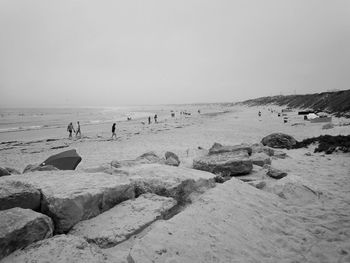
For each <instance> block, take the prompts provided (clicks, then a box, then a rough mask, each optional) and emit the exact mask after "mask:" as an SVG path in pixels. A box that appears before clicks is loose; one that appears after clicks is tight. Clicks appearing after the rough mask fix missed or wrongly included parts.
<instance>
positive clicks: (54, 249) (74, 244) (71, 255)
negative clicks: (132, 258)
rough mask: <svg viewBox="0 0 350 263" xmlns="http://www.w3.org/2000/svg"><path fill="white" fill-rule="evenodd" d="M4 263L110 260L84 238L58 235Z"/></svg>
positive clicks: (17, 253) (26, 249)
mask: <svg viewBox="0 0 350 263" xmlns="http://www.w3.org/2000/svg"><path fill="white" fill-rule="evenodd" d="M2 262H3V263H30V262H35V263H47V262H52V263H87V262H89V263H90V262H91V263H104V262H111V261H109V260H108V258H107V255H105V254H104V253H103V252H102V250H101V249H99V248H98V247H96V246H94V245H90V244H89V243H88V242H86V240H84V239H83V238H79V237H76V236H71V235H67V236H66V235H57V236H54V237H53V238H49V239H45V240H42V241H39V242H36V243H34V244H32V245H30V246H28V247H27V248H25V249H23V250H18V251H16V252H14V253H12V254H11V255H9V256H8V257H6V258H4V259H3V261H2Z"/></svg>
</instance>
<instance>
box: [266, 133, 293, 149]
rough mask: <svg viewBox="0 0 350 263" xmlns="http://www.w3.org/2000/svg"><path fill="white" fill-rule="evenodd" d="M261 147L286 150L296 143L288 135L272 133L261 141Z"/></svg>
mask: <svg viewBox="0 0 350 263" xmlns="http://www.w3.org/2000/svg"><path fill="white" fill-rule="evenodd" d="M261 143H262V144H263V145H267V146H270V147H272V148H286V149H290V148H291V147H292V146H293V145H295V144H296V143H297V141H296V140H295V139H294V138H293V137H292V136H290V135H288V134H284V133H272V134H270V135H268V136H266V137H264V138H263V139H262V140H261Z"/></svg>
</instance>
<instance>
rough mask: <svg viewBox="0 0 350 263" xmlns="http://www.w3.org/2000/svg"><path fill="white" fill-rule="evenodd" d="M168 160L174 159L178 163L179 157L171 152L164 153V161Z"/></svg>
mask: <svg viewBox="0 0 350 263" xmlns="http://www.w3.org/2000/svg"><path fill="white" fill-rule="evenodd" d="M168 158H174V159H175V160H176V161H178V162H180V159H179V157H178V156H177V155H176V154H175V153H173V152H166V153H165V159H168Z"/></svg>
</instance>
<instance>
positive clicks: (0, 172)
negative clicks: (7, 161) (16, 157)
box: [0, 167, 11, 177]
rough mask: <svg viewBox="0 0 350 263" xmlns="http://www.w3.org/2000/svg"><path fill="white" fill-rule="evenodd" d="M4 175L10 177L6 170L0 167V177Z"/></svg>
mask: <svg viewBox="0 0 350 263" xmlns="http://www.w3.org/2000/svg"><path fill="white" fill-rule="evenodd" d="M6 175H11V173H10V172H9V171H8V170H7V169H6V168H2V167H0V177H1V176H6Z"/></svg>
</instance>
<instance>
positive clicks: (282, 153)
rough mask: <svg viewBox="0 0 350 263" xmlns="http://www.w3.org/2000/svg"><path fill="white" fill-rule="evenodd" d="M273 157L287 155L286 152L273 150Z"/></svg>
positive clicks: (279, 157) (281, 157)
mask: <svg viewBox="0 0 350 263" xmlns="http://www.w3.org/2000/svg"><path fill="white" fill-rule="evenodd" d="M273 157H275V158H278V159H285V158H286V157H287V154H286V153H285V152H283V151H280V150H275V153H274V155H273Z"/></svg>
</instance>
